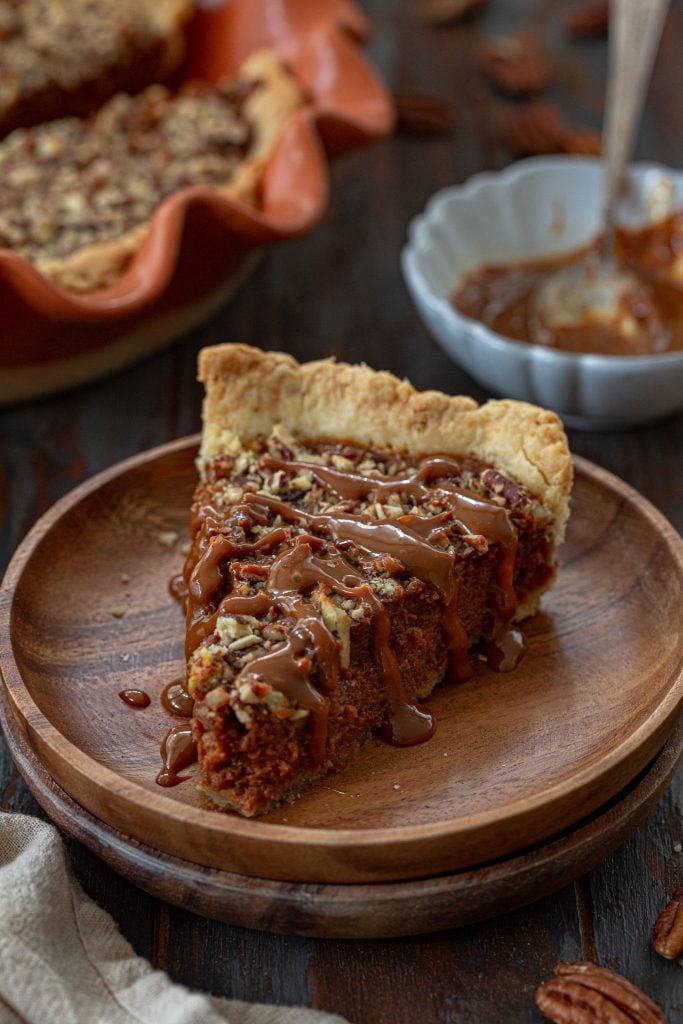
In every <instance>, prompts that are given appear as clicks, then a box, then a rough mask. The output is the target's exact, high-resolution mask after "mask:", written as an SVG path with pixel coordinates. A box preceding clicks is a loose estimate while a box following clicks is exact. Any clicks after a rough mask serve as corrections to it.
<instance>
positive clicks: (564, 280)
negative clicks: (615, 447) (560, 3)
mask: <svg viewBox="0 0 683 1024" xmlns="http://www.w3.org/2000/svg"><path fill="white" fill-rule="evenodd" d="M668 6H669V0H611V2H610V23H609V60H608V65H609V76H608V83H607V101H606V114H605V128H604V131H603V138H604V150H605V182H604V193H603V206H602V240H601V244H600V248H599V249H598V250H597V251H596V252H591V253H590V254H589V255H588V256H587V257H585V258H584V259H582V260H580V261H579V262H578V263H574V264H571V265H570V266H567V267H563V268H562V269H561V270H558V271H557V272H556V273H554V274H551V275H550V276H549V277H547V278H546V279H545V281H544V282H543V283H542V284H541V285H540V286H539V287H538V288H537V289H536V291H535V293H534V295H533V297H532V303H531V310H530V313H531V316H530V321H531V323H530V326H531V329H532V335H533V337H534V340H535V341H537V342H540V343H541V344H549V343H551V342H552V338H553V335H554V332H555V331H558V330H560V331H562V330H581V329H584V328H589V329H591V328H592V329H595V328H597V329H598V330H600V329H604V330H608V331H610V333H616V334H617V335H618V336H619V337H621V338H623V339H624V340H625V341H626V342H628V340H629V339H632V340H633V341H634V342H635V341H636V340H637V338H638V336H639V335H640V334H641V333H642V331H643V330H647V331H648V332H650V333H651V332H652V330H653V323H652V311H651V310H648V309H647V302H645V301H644V294H643V286H642V285H641V284H640V282H639V281H638V279H637V278H636V277H635V276H634V275H633V274H631V273H630V271H628V270H626V269H624V268H623V267H620V266H619V264H618V263H617V258H616V250H615V214H616V205H617V201H618V198H619V190H620V187H621V183H622V180H623V175H624V168H625V166H626V164H627V162H628V160H629V158H630V156H631V153H632V151H633V143H634V139H635V134H636V129H637V126H638V123H639V121H640V116H641V113H642V109H643V103H644V100H645V94H646V92H647V86H648V82H649V80H650V75H651V72H652V65H653V63H654V58H655V53H656V51H657V46H658V43H659V39H660V36H661V32H662V25H663V22H664V16H665V14H666V10H667V7H668Z"/></svg>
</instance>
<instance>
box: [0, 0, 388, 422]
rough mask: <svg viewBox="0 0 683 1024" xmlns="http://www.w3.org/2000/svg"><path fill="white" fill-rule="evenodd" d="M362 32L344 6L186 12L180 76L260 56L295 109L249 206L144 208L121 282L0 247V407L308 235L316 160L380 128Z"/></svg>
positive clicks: (156, 334)
mask: <svg viewBox="0 0 683 1024" xmlns="http://www.w3.org/2000/svg"><path fill="white" fill-rule="evenodd" d="M368 32H369V26H368V23H367V21H366V19H365V18H364V16H363V15H362V14H361V13H360V12H359V11H358V10H357V8H356V7H355V6H354V5H353V4H351V3H349V2H347V0H316V2H301V0H299V2H297V0H234V2H232V3H223V4H220V5H218V6H216V5H211V8H210V9H209V7H208V6H207V7H206V9H202V8H201V5H200V9H199V10H198V12H197V13H196V15H195V16H194V19H193V21H192V22H191V24H190V27H189V43H188V55H187V59H186V62H185V65H184V68H183V77H184V78H199V79H202V80H205V81H209V82H214V81H217V80H218V79H220V78H222V77H224V76H226V75H230V74H231V73H233V72H234V71H235V70H236V69H237V68H238V67H239V66H240V65H241V64H242V63H243V61H244V59H245V58H246V57H247V56H248V55H249V54H250V53H252V52H254V51H255V50H257V49H261V48H264V47H266V48H268V49H271V50H275V51H276V52H277V53H279V54H280V55H281V56H282V57H283V59H284V60H285V61H286V63H287V65H288V67H289V68H290V70H291V71H292V72H293V74H294V76H295V78H296V79H297V81H298V83H299V84H300V86H301V87H302V90H303V92H304V93H305V95H306V96H307V98H308V101H309V102H308V103H307V104H306V105H305V106H304V107H303V108H302V109H301V110H299V111H297V112H296V113H295V114H294V115H293V117H292V118H291V120H290V121H289V123H288V125H287V127H286V128H285V130H284V132H283V133H282V136H281V138H280V140H279V142H278V144H277V145H276V146H275V148H274V150H273V151H272V153H271V155H270V157H269V159H268V161H267V164H266V167H265V171H264V174H263V179H262V183H261V202H260V206H259V208H258V209H255V208H253V207H249V206H247V205H246V204H244V203H242V202H240V201H237V200H234V199H228V198H225V197H222V196H219V195H218V194H217V193H216V192H215V191H212V190H211V189H209V188H203V187H194V188H187V189H184V190H182V191H181V192H178V193H176V194H175V195H173V196H171V197H170V198H169V199H167V200H166V201H165V202H163V203H162V205H161V206H160V207H159V208H158V210H157V212H156V213H155V215H154V217H153V219H152V222H151V228H150V230H149V232H148V234H147V237H146V238H145V240H144V242H143V244H142V246H141V247H140V249H139V251H138V252H137V254H136V256H135V257H134V259H133V260H132V261H131V263H130V265H129V267H128V269H127V270H126V272H125V274H124V275H123V276H122V277H120V278H119V279H118V280H117V281H116V283H115V284H113V285H111V286H109V287H107V288H105V289H102V290H98V291H91V292H86V293H76V292H74V291H69V290H67V289H65V288H63V287H60V286H59V285H57V284H56V283H54V282H53V281H51V280H48V279H47V278H46V277H44V276H43V275H42V274H40V273H39V272H38V271H37V270H36V269H35V267H34V266H32V265H31V264H30V263H28V261H27V260H25V259H23V258H22V257H20V256H18V255H17V254H16V253H13V252H12V251H10V250H8V249H0V306H1V307H2V310H3V319H4V331H3V345H2V348H1V350H0V403H10V402H16V401H21V400H24V399H26V398H29V397H33V396H36V395H40V394H47V393H49V392H53V391H57V390H61V389H63V388H65V387H69V386H73V385H75V384H78V383H82V382H83V381H85V380H88V379H91V378H93V377H96V376H101V375H103V374H105V373H108V372H111V371H113V370H115V369H118V368H120V367H122V366H124V365H125V364H126V363H129V362H132V361H134V360H135V359H138V358H140V357H142V356H144V355H146V354H148V353H149V352H151V351H153V350H154V349H156V348H158V347H159V346H161V345H162V344H165V343H166V342H167V341H169V340H171V339H172V338H174V337H177V336H178V335H179V334H181V333H182V332H184V331H186V330H188V329H189V328H190V327H192V326H194V325H196V324H197V323H198V322H200V321H201V320H202V319H203V318H205V317H207V316H209V315H210V314H211V313H212V312H213V310H214V309H216V308H218V306H219V305H220V304H221V303H222V302H224V301H225V299H226V297H227V296H228V295H229V294H230V292H231V291H232V290H233V289H234V288H235V287H236V285H237V283H238V282H239V280H240V278H241V276H242V275H244V274H245V273H246V272H247V271H248V268H249V266H250V264H251V262H252V261H253V259H254V258H255V253H256V250H258V249H260V248H262V247H263V246H265V245H268V244H271V243H273V242H276V241H280V240H284V239H287V238H293V237H296V236H297V235H301V234H304V233H305V232H306V231H309V230H310V229H311V228H312V227H313V225H314V224H315V223H317V221H318V220H319V219H320V217H321V216H322V214H323V212H324V209H325V205H326V201H327V192H328V172H327V160H326V152H327V153H328V154H330V153H334V152H339V151H343V150H348V149H350V148H352V147H354V146H356V145H359V144H362V143H365V142H368V141H371V140H373V139H377V138H381V137H382V136H384V135H386V134H387V133H388V132H389V131H390V130H391V127H392V123H393V109H392V105H391V101H390V99H389V97H388V94H387V92H386V90H385V88H384V86H383V85H382V83H381V82H380V81H379V80H378V78H377V77H376V75H375V74H374V72H373V71H372V70H371V69H370V67H369V66H368V65H367V63H366V62H365V60H364V58H363V56H362V54H361V53H360V50H359V44H360V43H361V42H362V41H363V40H364V39H365V38H366V37H367V35H368Z"/></svg>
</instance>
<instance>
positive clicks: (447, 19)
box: [424, 0, 488, 26]
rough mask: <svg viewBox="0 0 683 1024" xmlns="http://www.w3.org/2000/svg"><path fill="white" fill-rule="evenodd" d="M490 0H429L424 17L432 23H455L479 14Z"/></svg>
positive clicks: (425, 6)
mask: <svg viewBox="0 0 683 1024" xmlns="http://www.w3.org/2000/svg"><path fill="white" fill-rule="evenodd" d="M487 2H488V0H427V3H426V4H425V5H424V18H425V20H426V21H428V22H429V24H430V25H437V26H438V25H455V24H456V23H457V22H459V21H465V20H466V19H467V18H470V17H472V16H473V15H474V14H478V13H479V12H480V11H481V10H483V9H484V7H486V4H487Z"/></svg>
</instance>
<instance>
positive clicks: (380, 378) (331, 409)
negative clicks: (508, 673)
mask: <svg viewBox="0 0 683 1024" xmlns="http://www.w3.org/2000/svg"><path fill="white" fill-rule="evenodd" d="M198 379H199V380H200V381H202V382H203V384H204V386H205V388H206V398H205V400H204V413H203V416H204V432H203V438H202V447H201V459H200V466H201V464H202V462H205V461H206V460H209V459H211V458H213V457H214V456H215V455H217V454H219V453H220V452H235V451H237V450H239V449H240V448H241V446H242V444H243V443H244V442H248V441H251V440H253V439H254V438H256V437H259V436H262V437H267V436H268V434H270V432H271V430H272V429H273V427H274V426H276V425H278V424H282V426H283V427H284V428H285V429H286V430H287V431H288V432H290V433H292V434H294V435H296V436H297V437H300V438H303V439H307V438H308V439H316V438H319V437H338V438H343V439H344V440H347V441H356V442H358V443H359V444H361V445H382V446H386V447H396V448H401V449H404V450H405V451H407V452H412V453H415V454H426V453H436V452H438V453H443V454H447V455H449V454H453V455H461V454H463V453H469V454H472V455H475V456H477V457H478V458H480V459H481V460H482V462H486V463H489V464H491V465H494V466H495V467H496V468H497V469H499V470H500V471H501V472H502V473H504V474H505V475H506V476H509V477H510V478H511V479H513V480H516V481H517V483H520V484H522V485H523V486H524V487H525V488H526V489H527V490H528V491H530V492H531V493H532V494H535V495H537V496H538V497H539V498H540V499H541V501H542V503H543V505H544V506H545V507H546V508H547V509H548V511H549V512H550V513H551V515H552V519H553V524H554V525H553V528H552V529H553V543H554V547H555V548H557V547H558V546H559V545H560V543H561V542H562V540H563V538H564V533H565V528H566V525H567V519H568V516H569V495H570V492H571V486H572V480H573V466H572V460H571V455H570V453H569V448H568V445H567V438H566V435H565V432H564V427H563V425H562V421H561V420H560V418H559V417H558V416H557V415H556V414H555V413H554V412H551V411H550V410H548V409H541V408H540V407H538V406H535V405H531V404H529V403H528V402H517V401H512V400H510V399H499V400H491V401H488V402H486V403H485V404H484V405H477V403H476V402H475V401H474V399H472V398H468V397H466V396H463V395H455V396H451V395H445V394H442V393H441V392H439V391H416V390H415V388H414V387H413V386H412V385H411V384H410V383H408V381H406V380H402V381H401V380H399V379H398V377H395V376H394V375H393V374H391V373H387V372H386V371H377V370H372V369H370V367H368V366H365V365H357V366H353V365H350V364H348V363H337V362H335V361H334V360H333V359H323V360H318V361H315V362H310V363H303V364H300V363H298V362H297V361H296V360H295V359H293V358H292V356H289V355H286V354H285V353H282V352H263V351H261V350H260V349H256V348H252V347H250V346H248V345H217V346H215V347H213V348H207V349H204V350H203V351H202V352H201V353H200V355H199V374H198ZM539 598H540V593H538V594H535V595H533V596H531V597H530V598H529V600H528V601H526V602H524V603H523V604H522V605H521V606H520V609H519V613H518V618H524V617H525V616H526V615H530V614H533V612H534V611H536V608H537V607H538V600H539Z"/></svg>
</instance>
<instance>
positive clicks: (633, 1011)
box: [536, 961, 665, 1024]
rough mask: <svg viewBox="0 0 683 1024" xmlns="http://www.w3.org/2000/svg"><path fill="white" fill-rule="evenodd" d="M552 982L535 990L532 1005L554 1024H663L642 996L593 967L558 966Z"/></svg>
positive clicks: (618, 977)
mask: <svg viewBox="0 0 683 1024" xmlns="http://www.w3.org/2000/svg"><path fill="white" fill-rule="evenodd" d="M554 972H555V978H554V979H553V980H552V981H546V982H545V984H543V985H541V986H540V987H539V988H538V989H536V1005H537V1006H538V1008H539V1010H540V1011H541V1013H543V1014H544V1015H545V1016H546V1017H547V1018H548V1019H549V1020H552V1021H555V1024H665V1020H664V1014H663V1013H662V1011H661V1010H660V1009H659V1007H658V1006H656V1005H655V1003H653V1002H652V1000H651V999H649V998H648V997H647V996H646V995H645V993H644V992H641V991H640V989H639V988H636V986H635V985H632V984H631V982H630V981H627V980H626V978H623V977H622V976H621V975H620V974H615V973H614V971H608V970H607V969H606V968H604V967H598V966H597V965H596V964H591V963H587V962H583V961H580V962H578V963H565V964H558V965H557V967H555V968H554Z"/></svg>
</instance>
